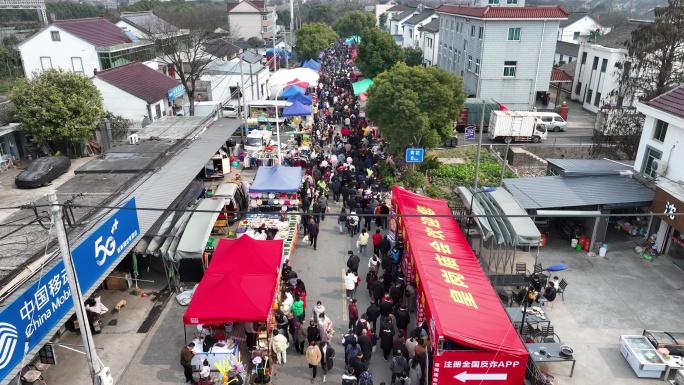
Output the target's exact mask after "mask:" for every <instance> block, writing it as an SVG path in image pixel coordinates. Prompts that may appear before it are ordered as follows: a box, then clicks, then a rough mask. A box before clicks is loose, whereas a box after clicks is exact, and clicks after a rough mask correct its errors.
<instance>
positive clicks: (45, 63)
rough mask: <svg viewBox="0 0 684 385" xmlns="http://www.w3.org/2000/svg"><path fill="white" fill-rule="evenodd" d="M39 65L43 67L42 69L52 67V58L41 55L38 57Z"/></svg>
mask: <svg viewBox="0 0 684 385" xmlns="http://www.w3.org/2000/svg"><path fill="white" fill-rule="evenodd" d="M40 66H41V67H43V69H44V70H47V69H50V68H52V59H50V58H49V57H45V56H42V57H41V58H40Z"/></svg>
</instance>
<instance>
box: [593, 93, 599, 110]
mask: <svg viewBox="0 0 684 385" xmlns="http://www.w3.org/2000/svg"><path fill="white" fill-rule="evenodd" d="M599 103H601V93H600V92H597V93H596V97H595V98H594V106H595V107H598V106H599Z"/></svg>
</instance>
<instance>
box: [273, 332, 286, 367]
mask: <svg viewBox="0 0 684 385" xmlns="http://www.w3.org/2000/svg"><path fill="white" fill-rule="evenodd" d="M287 346H288V343H287V338H285V336H284V335H282V334H280V333H279V332H278V330H274V331H273V337H271V350H272V351H274V352H275V354H276V362H277V363H279V364H282V365H285V364H287Z"/></svg>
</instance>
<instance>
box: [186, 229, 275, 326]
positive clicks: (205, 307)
mask: <svg viewBox="0 0 684 385" xmlns="http://www.w3.org/2000/svg"><path fill="white" fill-rule="evenodd" d="M282 247H283V241H282V240H277V241H261V240H256V239H253V238H251V237H247V236H243V237H240V238H238V239H237V240H228V239H221V240H220V241H219V243H218V246H217V247H216V250H215V251H214V254H213V256H212V259H211V263H210V264H209V268H208V269H207V271H206V272H205V273H204V277H203V278H202V280H201V281H200V283H199V286H198V287H197V289H195V293H194V294H193V296H192V300H191V301H190V305H189V306H188V310H187V311H186V312H185V315H184V316H183V323H184V324H186V325H196V324H222V323H226V322H248V321H267V320H268V318H269V315H270V313H271V310H272V309H273V303H274V302H273V301H274V300H275V295H276V293H275V291H276V285H277V283H278V279H279V278H278V276H279V274H280V266H281V261H282Z"/></svg>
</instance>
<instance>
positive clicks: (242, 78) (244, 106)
mask: <svg viewBox="0 0 684 385" xmlns="http://www.w3.org/2000/svg"><path fill="white" fill-rule="evenodd" d="M243 61H244V60H243V58H242V55H240V84H241V85H240V95H241V96H242V129H241V130H240V136H241V138H242V143H243V146H244V143H245V130H247V104H246V103H245V72H244V71H243V70H242V62H243ZM249 68H250V71H251V68H252V66H251V65H250V67H249ZM252 97H254V95H252Z"/></svg>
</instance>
